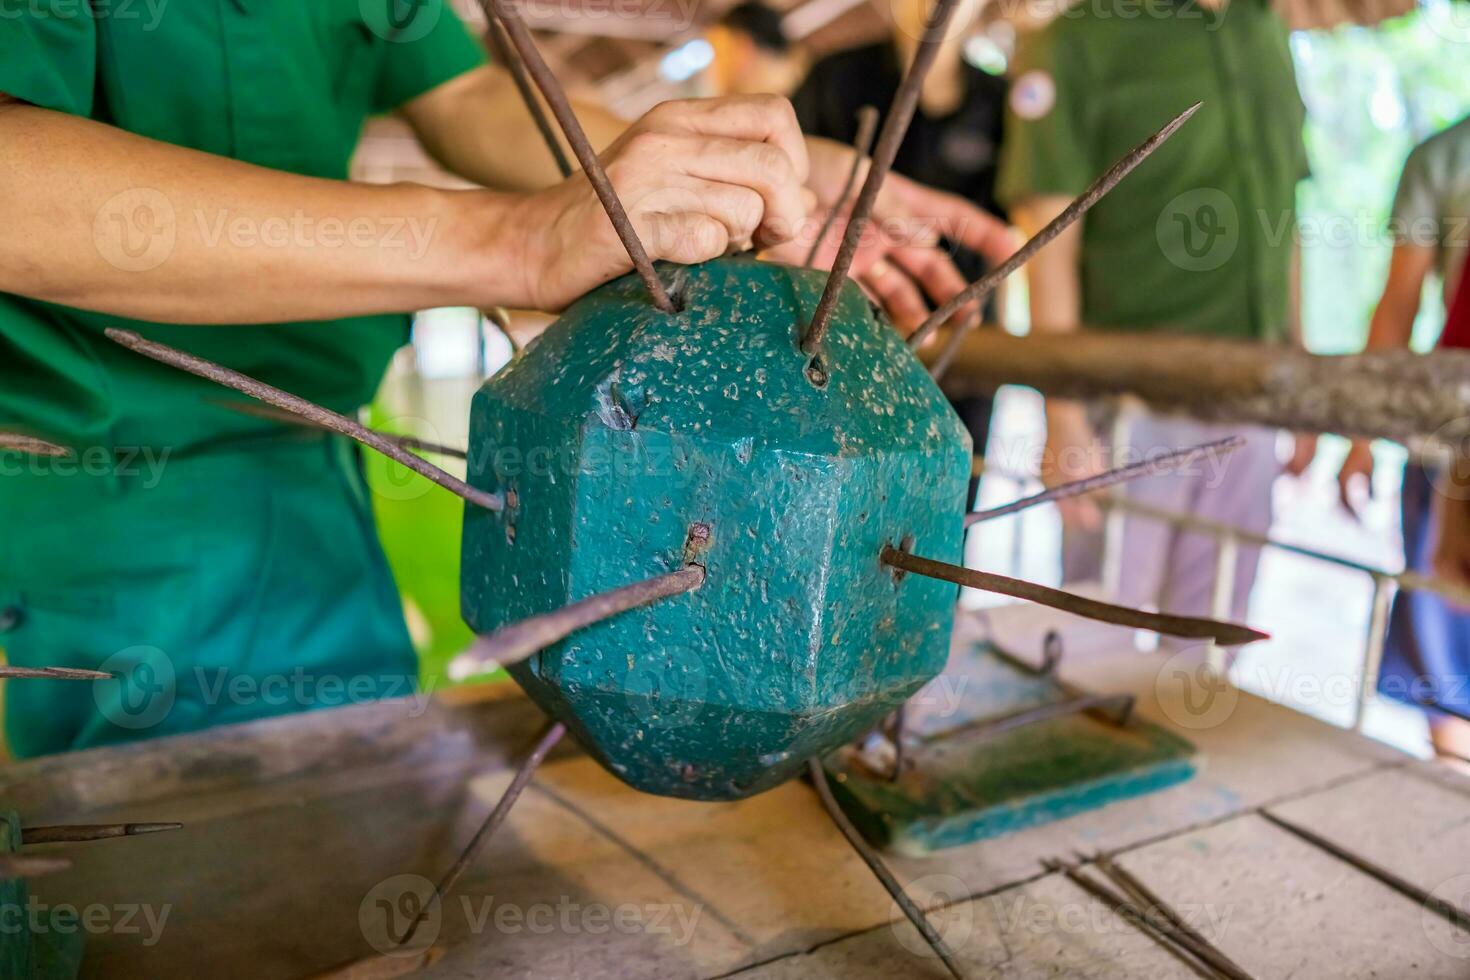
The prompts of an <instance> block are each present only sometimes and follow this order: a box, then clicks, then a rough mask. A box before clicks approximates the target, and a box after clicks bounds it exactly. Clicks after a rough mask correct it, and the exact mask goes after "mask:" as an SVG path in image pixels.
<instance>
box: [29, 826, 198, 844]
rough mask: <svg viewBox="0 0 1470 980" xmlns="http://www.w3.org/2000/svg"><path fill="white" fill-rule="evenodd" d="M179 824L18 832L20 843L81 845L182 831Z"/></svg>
mask: <svg viewBox="0 0 1470 980" xmlns="http://www.w3.org/2000/svg"><path fill="white" fill-rule="evenodd" d="M183 829H184V825H183V824H181V823H104V824H76V825H73V826H67V827H25V828H22V830H21V832H20V842H21V844H22V845H24V846H26V847H29V846H31V845H32V844H82V843H86V842H88V841H94V840H115V839H116V838H119V837H142V836H144V835H146V834H161V833H165V832H167V831H170V830H183Z"/></svg>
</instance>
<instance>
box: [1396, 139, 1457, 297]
mask: <svg viewBox="0 0 1470 980" xmlns="http://www.w3.org/2000/svg"><path fill="white" fill-rule="evenodd" d="M1393 235H1394V241H1395V242H1397V243H1398V244H1401V245H1421V246H1424V247H1425V248H1432V249H1434V251H1435V257H1436V258H1435V268H1436V270H1437V271H1438V272H1439V276H1440V280H1441V281H1442V282H1443V283H1444V296H1445V306H1446V307H1448V306H1449V304H1450V301H1451V300H1452V299H1453V298H1454V296H1455V287H1456V286H1457V285H1458V284H1459V281H1460V276H1461V274H1462V273H1463V272H1464V270H1465V263H1466V262H1467V261H1470V118H1466V119H1462V120H1460V121H1459V122H1458V123H1456V124H1455V125H1453V126H1451V127H1450V128H1449V129H1446V130H1445V131H1444V132H1442V133H1437V134H1435V135H1434V136H1431V137H1429V139H1427V140H1425V141H1424V142H1423V143H1420V144H1419V145H1418V146H1417V147H1415V148H1414V152H1413V153H1410V154H1409V160H1408V162H1407V163H1405V164H1404V175H1403V177H1402V178H1400V180H1399V190H1398V195H1397V196H1396V197H1395V198H1394V202H1393Z"/></svg>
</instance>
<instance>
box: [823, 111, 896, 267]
mask: <svg viewBox="0 0 1470 980" xmlns="http://www.w3.org/2000/svg"><path fill="white" fill-rule="evenodd" d="M857 124H858V125H857V135H856V137H855V138H854V139H853V141H852V148H853V150H854V156H853V158H852V169H851V170H849V171H848V172H847V180H846V181H845V182H843V184H842V193H841V194H838V195H837V203H836V204H834V205H833V206H832V209H831V210H830V211H828V212H827V216H826V217H825V218H823V219H822V227H821V228H820V229H819V230H818V231H817V237H816V240H815V241H813V242H812V248H811V251H809V252H807V254H806V266H807V268H808V269H810V268H811V267H812V266H814V265H816V264H817V253H818V252H820V251H821V250H822V242H824V241H826V240H827V233H828V232H830V231H831V230H832V226H833V225H834V224H836V223H837V216H838V215H839V214H841V213H842V209H843V208H845V207H846V206H847V199H848V198H850V197H852V189H853V187H854V186H855V185H856V184H857V177H858V174H859V173H861V172H862V169H863V164H864V163H866V162H867V160H868V151H870V150H871V149H872V148H873V137H874V136H875V135H877V133H878V110H877V109H876V108H874V107H873V106H870V105H865V106H863V107H862V108H861V109H859V110H858V112H857Z"/></svg>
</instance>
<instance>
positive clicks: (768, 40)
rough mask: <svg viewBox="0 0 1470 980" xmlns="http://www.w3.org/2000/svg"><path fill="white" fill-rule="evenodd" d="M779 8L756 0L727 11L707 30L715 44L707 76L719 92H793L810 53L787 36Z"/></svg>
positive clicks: (746, 93) (769, 93)
mask: <svg viewBox="0 0 1470 980" xmlns="http://www.w3.org/2000/svg"><path fill="white" fill-rule="evenodd" d="M781 22H782V15H781V13H780V12H779V11H777V10H773V9H772V8H770V7H767V6H766V5H765V4H763V3H759V2H755V0H751V2H749V3H742V4H740V5H738V6H736V7H734V8H732V9H731V10H730V12H729V13H727V14H725V16H723V17H721V18H720V19H719V21H718V22H717V23H716V24H714V25H713V26H712V27H710V29H709V30H708V31H707V32H706V34H705V37H706V38H707V39H708V41H709V43H710V46H711V47H712V48H713V49H714V60H713V61H711V62H710V67H709V72H708V74H707V76H706V78H707V81H708V83H709V85H710V86H711V87H712V88H713V92H712V94H715V95H788V96H789V95H790V94H791V93H792V92H793V91H794V90H795V89H796V86H797V85H799V84H800V83H801V77H802V75H803V74H805V72H806V59H805V57H804V56H803V55H802V52H801V50H800V49H799V48H797V46H796V45H794V44H792V43H791V41H790V39H788V38H787V36H786V30H785V28H784V27H783V26H782V23H781Z"/></svg>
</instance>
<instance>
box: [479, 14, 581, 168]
mask: <svg viewBox="0 0 1470 980" xmlns="http://www.w3.org/2000/svg"><path fill="white" fill-rule="evenodd" d="M480 6H481V7H482V8H483V9H484V11H485V21H486V22H487V23H488V24H489V30H487V31H486V33H485V38H486V40H487V41H489V43H490V47H491V49H492V51H493V53H494V55H495V57H497V58H499V59H500V60H501V61H502V62H503V63H504V64H505V68H506V70H507V71H508V72H510V77H511V81H513V82H514V83H515V87H516V91H518V92H520V93H521V101H522V102H524V103H525V104H526V112H528V113H529V114H530V116H531V121H532V122H533V123H535V124H536V130H537V132H539V133H540V134H541V138H542V139H543V140H545V141H546V148H547V149H548V150H550V151H551V158H552V159H553V160H555V161H556V169H557V170H558V171H560V172H561V175H562V176H563V177H570V176H571V175H572V162H571V161H570V160H568V159H567V153H566V150H564V149H562V145H561V138H560V137H558V136H557V135H556V129H555V128H554V127H553V126H552V124H551V120H550V119H548V118H546V109H545V108H544V107H543V106H542V105H541V99H540V98H539V97H537V95H536V89H535V87H534V86H533V85H532V83H531V77H530V76H529V75H527V74H526V63H525V62H524V61H522V60H521V56H520V53H519V52H518V51H516V49H515V46H514V45H512V44H511V43H510V38H508V37H506V35H505V26H504V25H503V24H501V23H500V18H498V17H496V16H495V11H494V9H493V7H494V4H493V0H483V2H482V3H481V4H480Z"/></svg>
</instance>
